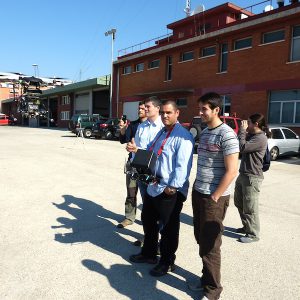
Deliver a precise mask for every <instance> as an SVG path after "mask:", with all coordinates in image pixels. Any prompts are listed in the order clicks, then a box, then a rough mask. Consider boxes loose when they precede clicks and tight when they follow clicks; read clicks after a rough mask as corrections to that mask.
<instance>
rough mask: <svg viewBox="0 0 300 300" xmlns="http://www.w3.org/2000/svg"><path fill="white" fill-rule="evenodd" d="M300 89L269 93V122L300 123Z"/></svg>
mask: <svg viewBox="0 0 300 300" xmlns="http://www.w3.org/2000/svg"><path fill="white" fill-rule="evenodd" d="M299 112H300V90H289V91H276V92H271V93H270V100H269V118H268V120H269V123H270V124H300V113H299Z"/></svg>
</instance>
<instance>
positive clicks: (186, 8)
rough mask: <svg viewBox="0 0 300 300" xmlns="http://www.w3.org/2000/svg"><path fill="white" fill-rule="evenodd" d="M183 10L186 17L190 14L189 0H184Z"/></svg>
mask: <svg viewBox="0 0 300 300" xmlns="http://www.w3.org/2000/svg"><path fill="white" fill-rule="evenodd" d="M184 12H185V13H186V17H189V16H190V15H191V0H186V3H185V9H184Z"/></svg>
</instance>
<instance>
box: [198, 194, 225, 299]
mask: <svg viewBox="0 0 300 300" xmlns="http://www.w3.org/2000/svg"><path fill="white" fill-rule="evenodd" d="M229 198H230V196H229V195H228V196H222V197H220V199H219V200H218V202H215V201H214V200H212V199H211V197H210V195H204V194H201V193H199V192H197V191H195V190H193V193H192V205H193V214H194V219H193V222H194V235H195V238H196V241H197V243H198V244H199V254H200V257H201V258H202V262H203V269H202V272H203V275H202V285H203V287H204V294H205V296H206V297H207V298H208V299H219V297H220V294H221V292H222V290H223V288H222V286H221V244H222V233H223V230H224V226H223V220H224V218H225V214H226V210H227V207H228V205H229Z"/></svg>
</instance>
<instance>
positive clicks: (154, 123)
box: [147, 116, 162, 126]
mask: <svg viewBox="0 0 300 300" xmlns="http://www.w3.org/2000/svg"><path fill="white" fill-rule="evenodd" d="M147 122H148V124H149V125H153V126H158V125H159V124H161V123H162V122H161V117H160V116H158V118H157V119H156V120H155V121H154V122H151V121H150V120H147Z"/></svg>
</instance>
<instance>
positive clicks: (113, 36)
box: [105, 28, 117, 118]
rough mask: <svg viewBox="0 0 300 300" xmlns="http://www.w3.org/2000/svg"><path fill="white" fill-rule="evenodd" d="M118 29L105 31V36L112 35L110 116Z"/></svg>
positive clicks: (110, 114) (110, 112) (110, 115)
mask: <svg viewBox="0 0 300 300" xmlns="http://www.w3.org/2000/svg"><path fill="white" fill-rule="evenodd" d="M116 32H117V30H116V29H114V28H112V29H111V30H108V31H106V32H105V36H109V35H111V73H110V96H109V117H110V118H111V117H112V92H113V68H114V41H115V36H116Z"/></svg>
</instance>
